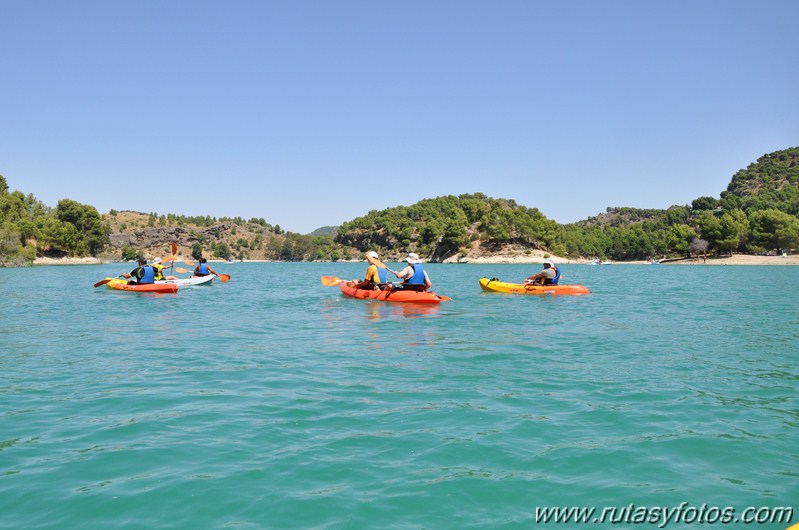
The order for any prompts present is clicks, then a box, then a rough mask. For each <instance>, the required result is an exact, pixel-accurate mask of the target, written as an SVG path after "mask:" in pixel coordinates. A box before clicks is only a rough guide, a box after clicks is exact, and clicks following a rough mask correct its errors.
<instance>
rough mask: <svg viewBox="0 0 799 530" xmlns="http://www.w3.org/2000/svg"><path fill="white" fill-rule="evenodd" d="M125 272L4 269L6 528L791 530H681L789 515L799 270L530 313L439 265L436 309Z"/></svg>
mask: <svg viewBox="0 0 799 530" xmlns="http://www.w3.org/2000/svg"><path fill="white" fill-rule="evenodd" d="M391 265H392V264H389V266H391ZM132 268H133V267H132V266H131V265H130V264H113V265H95V266H69V267H68V266H56V267H34V268H23V269H0V293H1V294H0V300H1V302H0V375H2V379H0V528H3V529H5V528H13V529H34V528H57V529H112V528H113V529H120V528H147V529H167V528H169V529H171V528H181V529H183V528H185V529H197V528H234V529H260V528H269V529H271V528H274V529H294V528H298V529H299V528H302V529H306V528H308V529H311V528H313V529H372V528H374V529H423V528H424V529H464V528H475V529H477V528H480V529H493V528H502V529H506V528H507V529H511V528H512V529H525V528H540V527H547V528H584V527H596V528H657V527H658V526H659V524H660V523H659V522H658V523H654V522H650V523H649V524H643V525H633V524H631V523H629V521H628V522H624V521H621V520H616V524H613V523H612V522H607V521H606V522H605V523H597V524H582V525H581V524H578V523H560V524H556V523H550V524H544V523H542V522H537V521H536V511H537V509H541V508H546V507H595V508H597V510H598V511H599V510H601V509H603V508H604V507H619V508H622V507H627V506H629V505H630V504H633V505H634V506H635V507H646V508H657V507H662V508H664V509H666V508H668V509H673V508H675V507H679V506H680V505H681V503H682V506H683V512H682V513H683V517H684V519H686V520H683V521H681V522H672V523H670V524H668V525H666V526H664V525H660V527H667V528H742V527H744V528H768V529H772V528H774V529H784V528H787V527H788V526H789V524H787V522H786V520H785V519H783V520H782V522H766V523H764V524H751V525H742V524H738V525H736V524H732V525H723V524H720V523H716V524H704V525H703V524H699V522H696V521H695V522H691V521H687V520H688V519H690V518H691V514H692V513H693V514H694V515H696V514H697V513H698V511H699V510H704V513H705V514H706V516H707V517H708V518H710V519H712V518H713V517H714V516H716V515H718V514H719V511H720V510H722V509H724V508H731V509H734V510H736V511H735V515H736V516H740V515H741V514H742V513H743V512H744V511H745V510H746V509H747V508H749V507H753V508H757V509H761V508H764V507H766V508H768V507H794V508H796V507H797V499H799V367H798V365H799V267H744V266H741V267H735V266H668V265H659V266H658V265H656V266H651V265H650V266H644V265H640V266H636V265H612V266H602V267H596V266H594V267H592V266H588V265H565V266H564V267H563V270H564V275H565V278H564V281H565V282H566V283H580V284H583V285H586V286H587V287H589V288H590V289H591V290H592V294H590V295H588V296H582V297H532V296H514V295H503V294H495V293H483V292H481V290H480V287H479V285H478V283H477V282H478V279H479V278H480V277H482V276H487V277H498V278H500V279H502V280H506V281H520V280H522V279H523V278H524V277H526V276H527V275H529V274H531V273H533V272H537V271H538V270H539V269H540V266H539V265H440V264H430V265H428V266H427V270H428V271H429V273H430V276H431V278H432V281H433V284H434V285H433V287H434V290H435V291H436V292H438V293H439V294H443V295H448V296H450V297H452V298H453V301H451V302H446V303H443V304H441V305H439V306H434V307H417V306H405V305H403V304H386V303H381V302H373V301H363V300H353V299H347V298H343V297H342V296H341V293H340V291H339V290H338V288H337V287H325V286H322V285H321V282H320V277H321V276H322V275H335V276H339V277H342V278H358V277H362V276H363V274H364V272H365V270H366V264H365V263H363V264H351V263H298V264H286V263H237V264H232V265H229V264H219V265H218V266H217V265H215V268H216V269H217V270H218V271H220V272H225V273H229V274H230V275H231V276H232V279H231V281H230V282H229V283H227V284H221V283H218V282H216V281H215V282H214V284H213V285H212V286H210V287H195V288H185V289H181V291H180V292H179V293H178V294H176V295H163V296H158V295H140V294H132V293H125V292H118V291H111V290H109V289H107V288H106V287H100V288H98V289H94V288H93V287H92V284H93V283H94V282H96V281H98V280H100V279H102V278H104V277H106V276H116V275H118V274H120V273H122V272H125V271H128V270H129V269H132ZM396 268H399V265H398V264H397V265H396ZM703 506H704V509H703V508H702V507H703ZM691 510H694V511H693V512H692V511H691ZM752 513H754V512H752V511H750V514H752ZM758 513H759V515H760V517H762V518H765V517H766V516H767V514H766V512H763V511H762V510H760V511H759V512H758ZM792 521H793V522H797V521H799V512H797V513H794V514H793V517H792ZM711 522H712V521H711ZM689 523H690V524H689Z"/></svg>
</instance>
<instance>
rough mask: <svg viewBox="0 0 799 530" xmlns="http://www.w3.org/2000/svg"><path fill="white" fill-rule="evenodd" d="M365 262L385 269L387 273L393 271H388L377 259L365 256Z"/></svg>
mask: <svg viewBox="0 0 799 530" xmlns="http://www.w3.org/2000/svg"><path fill="white" fill-rule="evenodd" d="M366 261H368V262H369V263H373V264H375V265H377V266H378V267H380V268H381V269H386V270H387V271H389V272H394V271H393V270H391V269H389V268H388V267H387V266H386V264H385V263H383V262H382V261H380V260H379V259H377V258H373V257H372V256H366Z"/></svg>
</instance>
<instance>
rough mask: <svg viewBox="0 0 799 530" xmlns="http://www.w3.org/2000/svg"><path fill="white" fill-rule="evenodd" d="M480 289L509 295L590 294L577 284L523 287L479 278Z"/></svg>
mask: <svg viewBox="0 0 799 530" xmlns="http://www.w3.org/2000/svg"><path fill="white" fill-rule="evenodd" d="M480 287H482V288H483V290H484V291H490V292H493V293H511V294H548V295H562V294H571V295H575V294H590V293H591V291H589V290H588V288H587V287H585V286H584V285H577V284H571V285H568V284H558V285H525V284H523V283H509V282H503V281H501V280H498V279H496V278H491V279H489V278H480Z"/></svg>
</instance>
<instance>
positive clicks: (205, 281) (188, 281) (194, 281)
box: [155, 274, 216, 287]
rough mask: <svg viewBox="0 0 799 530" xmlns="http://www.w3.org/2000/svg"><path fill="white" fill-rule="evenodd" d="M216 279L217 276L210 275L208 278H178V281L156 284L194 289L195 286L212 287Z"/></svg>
mask: <svg viewBox="0 0 799 530" xmlns="http://www.w3.org/2000/svg"><path fill="white" fill-rule="evenodd" d="M214 278H216V276H215V275H213V274H209V275H208V276H191V277H189V278H178V279H176V280H158V281H157V282H155V283H174V284H175V285H178V286H180V287H192V286H195V285H210V284H211V280H213V279H214Z"/></svg>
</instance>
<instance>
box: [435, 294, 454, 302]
mask: <svg viewBox="0 0 799 530" xmlns="http://www.w3.org/2000/svg"><path fill="white" fill-rule="evenodd" d="M438 297H439V298H441V299H442V300H444V301H445V302H452V298H450V297H449V296H441V295H438Z"/></svg>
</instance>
